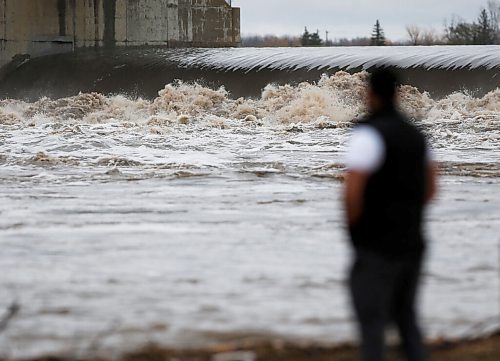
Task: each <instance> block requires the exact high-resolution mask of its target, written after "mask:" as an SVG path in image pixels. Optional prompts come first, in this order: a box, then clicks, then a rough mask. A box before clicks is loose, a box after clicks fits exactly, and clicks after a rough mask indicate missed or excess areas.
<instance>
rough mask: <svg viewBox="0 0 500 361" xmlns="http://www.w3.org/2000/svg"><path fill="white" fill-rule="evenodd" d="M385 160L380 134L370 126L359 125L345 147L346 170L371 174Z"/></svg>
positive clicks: (383, 144) (382, 140)
mask: <svg viewBox="0 0 500 361" xmlns="http://www.w3.org/2000/svg"><path fill="white" fill-rule="evenodd" d="M384 160H385V143H384V139H383V138H382V136H381V135H380V133H379V132H378V131H377V130H376V129H375V128H374V127H372V126H370V125H360V126H358V127H356V128H355V129H354V130H353V131H352V133H351V138H350V140H349V143H348V147H347V155H346V166H347V169H348V170H352V171H359V172H366V173H373V172H376V171H377V170H378V169H379V168H380V167H381V166H382V164H383V163H384Z"/></svg>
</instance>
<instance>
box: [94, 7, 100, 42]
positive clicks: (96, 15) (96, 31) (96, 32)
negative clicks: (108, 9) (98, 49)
mask: <svg viewBox="0 0 500 361" xmlns="http://www.w3.org/2000/svg"><path fill="white" fill-rule="evenodd" d="M99 37H100V35H99V0H94V40H95V44H94V45H95V46H99Z"/></svg>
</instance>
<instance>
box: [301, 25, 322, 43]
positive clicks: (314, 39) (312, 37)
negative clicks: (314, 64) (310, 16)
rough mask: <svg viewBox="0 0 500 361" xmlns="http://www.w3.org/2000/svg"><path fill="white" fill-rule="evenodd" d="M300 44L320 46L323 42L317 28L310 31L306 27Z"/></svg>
mask: <svg viewBox="0 0 500 361" xmlns="http://www.w3.org/2000/svg"><path fill="white" fill-rule="evenodd" d="M301 43H302V46H321V45H322V44H323V40H321V37H320V36H319V30H318V31H316V32H315V33H312V34H311V33H310V32H309V30H307V28H305V30H304V34H302V37H301Z"/></svg>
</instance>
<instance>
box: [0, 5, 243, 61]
mask: <svg viewBox="0 0 500 361" xmlns="http://www.w3.org/2000/svg"><path fill="white" fill-rule="evenodd" d="M239 43H240V9H239V8H232V7H231V5H229V4H228V2H227V1H226V0H0V67H1V66H3V65H5V64H6V63H8V62H9V61H10V60H11V59H12V58H13V57H14V56H16V55H17V56H18V57H17V58H18V61H22V60H23V58H27V57H34V56H41V55H47V54H54V53H61V52H69V51H73V50H75V49H77V48H83V47H113V46H142V45H155V46H169V47H181V46H182V47H191V46H192V47H228V46H236V45H238V44H239Z"/></svg>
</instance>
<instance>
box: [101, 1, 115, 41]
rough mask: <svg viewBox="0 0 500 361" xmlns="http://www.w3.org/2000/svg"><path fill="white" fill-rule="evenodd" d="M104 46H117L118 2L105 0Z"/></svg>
mask: <svg viewBox="0 0 500 361" xmlns="http://www.w3.org/2000/svg"><path fill="white" fill-rule="evenodd" d="M103 5H104V46H105V47H112V46H114V45H115V38H116V36H115V21H116V0H104V4H103Z"/></svg>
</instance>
